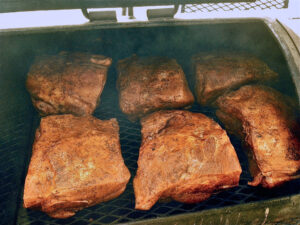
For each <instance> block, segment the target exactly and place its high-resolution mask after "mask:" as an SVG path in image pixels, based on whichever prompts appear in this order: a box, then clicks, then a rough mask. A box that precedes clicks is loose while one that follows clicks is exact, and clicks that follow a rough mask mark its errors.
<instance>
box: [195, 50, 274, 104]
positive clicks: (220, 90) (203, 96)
mask: <svg viewBox="0 0 300 225" xmlns="http://www.w3.org/2000/svg"><path fill="white" fill-rule="evenodd" d="M193 67H194V71H195V93H196V98H197V101H198V102H199V104H201V105H210V104H211V103H212V102H213V101H214V100H215V99H216V98H217V97H218V96H220V95H222V94H224V93H225V92H226V91H228V90H230V89H235V88H238V87H240V86H242V85H244V84H248V83H252V82H258V81H264V82H265V81H271V80H272V81H274V80H276V79H277V78H278V74H277V73H275V72H274V71H272V70H271V69H270V68H269V67H268V66H267V64H266V63H264V62H262V61H261V60H259V59H257V58H256V57H254V56H250V55H245V54H239V53H209V54H204V53H203V54H199V55H197V56H195V57H194V59H193Z"/></svg>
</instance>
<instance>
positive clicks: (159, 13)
mask: <svg viewBox="0 0 300 225" xmlns="http://www.w3.org/2000/svg"><path fill="white" fill-rule="evenodd" d="M178 8H179V5H174V6H173V7H172V8H162V9H148V10H147V17H148V20H162V19H174V15H175V14H176V13H177V11H178Z"/></svg>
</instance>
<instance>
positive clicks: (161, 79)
mask: <svg viewBox="0 0 300 225" xmlns="http://www.w3.org/2000/svg"><path fill="white" fill-rule="evenodd" d="M118 72H119V78H118V82H117V87H118V89H119V100H120V108H121V110H122V111H123V112H124V113H125V114H127V115H128V116H129V118H131V119H136V118H138V117H141V116H143V115H145V114H147V113H149V112H152V111H155V110H158V109H166V108H180V107H184V106H188V105H191V104H192V103H193V102H194V96H193V95H192V93H191V91H190V89H189V87H188V84H187V81H186V78H185V75H184V73H183V70H182V68H181V67H180V66H179V65H178V64H177V62H176V60H175V59H168V58H163V57H145V58H139V57H137V56H132V57H130V58H126V59H124V60H121V61H119V63H118Z"/></svg>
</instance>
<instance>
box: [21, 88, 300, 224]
mask: <svg viewBox="0 0 300 225" xmlns="http://www.w3.org/2000/svg"><path fill="white" fill-rule="evenodd" d="M108 83H113V82H108ZM190 111H193V112H202V113H204V114H206V115H208V116H209V117H212V118H214V119H215V120H217V119H216V117H215V112H214V111H213V110H211V109H210V108H200V107H199V106H198V105H194V106H193V107H192V108H191V109H190ZM94 115H95V116H96V117H98V118H100V119H109V118H112V117H115V118H117V119H118V122H119V125H120V141H121V147H122V154H123V157H124V160H125V164H126V165H127V167H128V168H129V170H130V173H131V176H132V178H131V180H130V182H129V184H128V186H127V188H126V190H125V192H124V193H123V194H122V195H121V196H119V197H118V198H116V199H113V200H111V201H109V202H105V203H100V204H98V205H96V206H93V207H90V208H86V209H83V210H81V211H79V212H78V213H77V214H76V215H75V216H73V217H71V218H69V219H66V220H59V219H52V218H50V217H48V216H47V215H46V214H45V213H42V212H39V211H34V210H28V209H24V208H23V207H22V199H21V198H20V200H19V211H18V218H17V224H22V225H23V224H24V225H25V224H32V225H35V224H39V225H42V224H47V225H48V224H72V225H77V224H78V225H84V224H108V223H114V224H116V223H130V222H133V221H138V220H145V219H148V218H157V217H166V216H170V215H178V214H183V213H188V212H198V211H201V210H204V209H212V208H219V207H224V206H229V205H236V204H243V203H248V202H253V201H258V200H266V199H271V198H274V197H281V196H287V195H291V194H295V193H300V189H299V188H298V187H299V186H300V180H294V181H291V182H289V183H287V184H286V185H284V186H283V187H281V188H278V189H273V190H264V189H262V188H259V187H250V186H248V185H247V182H248V181H249V180H251V176H250V174H249V172H248V169H247V168H248V165H247V157H246V155H245V154H244V153H243V151H242V148H241V146H240V141H239V140H237V139H235V138H234V137H231V141H232V143H233V145H234V146H235V149H236V150H237V153H238V156H239V160H240V162H241V165H242V168H243V173H242V175H241V179H240V185H239V186H238V187H235V188H232V189H229V190H227V191H223V192H220V193H218V194H215V195H213V196H212V197H211V198H209V199H208V200H206V201H204V202H201V203H198V204H183V203H179V202H175V201H172V202H158V203H157V204H155V205H154V207H153V208H152V209H151V210H149V211H139V210H135V209H134V193H133V186H132V179H133V177H134V175H135V173H136V168H137V159H138V153H139V146H140V141H141V134H140V125H139V123H132V122H130V121H128V120H127V118H126V116H125V115H124V114H122V113H121V111H120V110H119V107H118V96H117V92H116V90H115V89H114V87H113V86H111V87H109V86H107V87H105V90H104V92H103V94H102V96H101V105H100V106H99V107H98V108H97V110H96V112H95V113H94Z"/></svg>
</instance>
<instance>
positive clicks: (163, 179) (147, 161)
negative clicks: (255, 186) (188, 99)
mask: <svg viewBox="0 0 300 225" xmlns="http://www.w3.org/2000/svg"><path fill="white" fill-rule="evenodd" d="M141 123H142V144H141V147H140V152H139V159H138V170H137V174H136V176H135V178H134V181H133V185H134V193H135V200H136V202H135V208H136V209H140V210H149V209H150V208H151V207H152V206H153V205H154V204H155V203H156V202H157V201H158V200H159V199H164V198H169V197H171V198H172V199H174V200H176V201H180V202H184V203H196V202H200V201H203V200H205V199H207V198H209V197H210V196H211V194H212V193H213V192H214V191H215V190H222V189H226V188H230V187H234V186H237V185H238V183H239V178H240V174H241V172H242V170H241V167H240V164H239V161H238V158H237V155H236V152H235V150H234V148H233V146H232V145H231V143H230V140H229V138H228V136H227V134H226V131H224V130H223V129H222V128H221V127H220V126H219V125H218V124H217V123H216V122H214V121H213V120H212V119H210V118H208V117H206V116H205V115H203V114H200V113H191V112H187V111H181V110H174V111H171V110H165V111H158V112H155V113H153V114H150V115H148V116H146V117H144V118H142V119H141Z"/></svg>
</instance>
